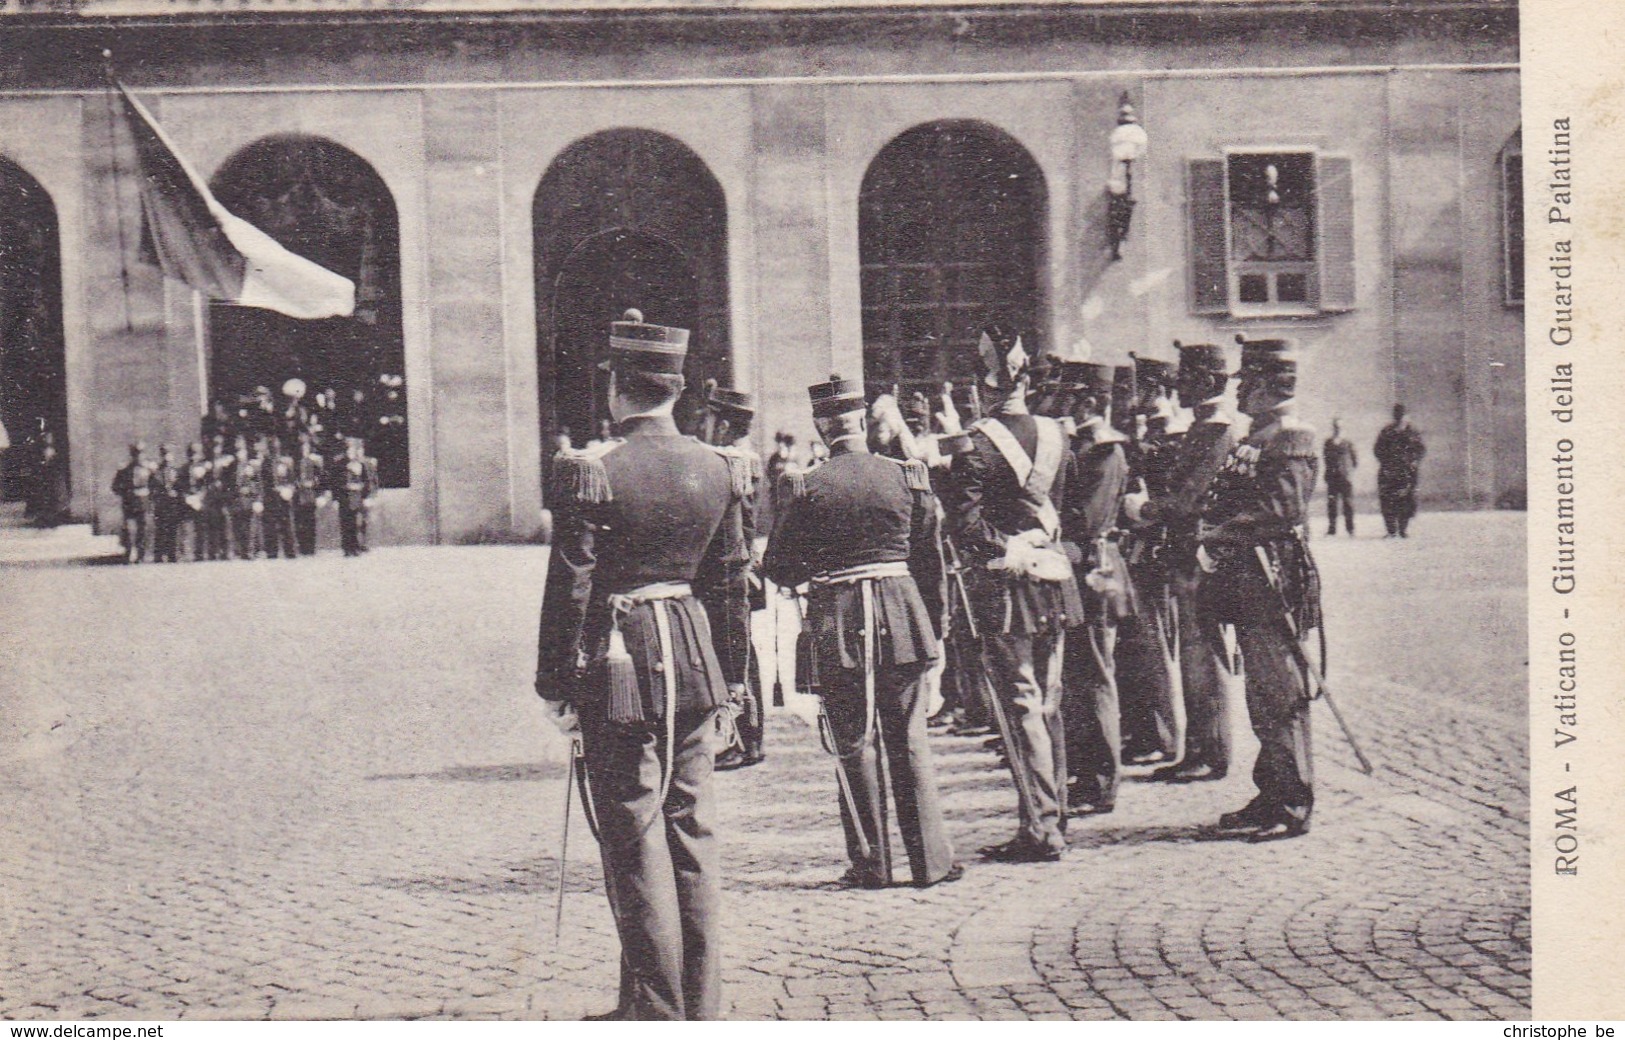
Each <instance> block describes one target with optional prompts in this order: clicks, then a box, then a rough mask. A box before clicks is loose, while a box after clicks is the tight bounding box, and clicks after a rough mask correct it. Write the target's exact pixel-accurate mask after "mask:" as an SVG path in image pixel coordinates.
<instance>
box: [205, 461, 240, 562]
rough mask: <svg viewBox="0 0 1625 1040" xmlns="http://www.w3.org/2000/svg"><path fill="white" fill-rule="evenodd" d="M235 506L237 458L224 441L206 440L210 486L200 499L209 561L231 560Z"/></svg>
mask: <svg viewBox="0 0 1625 1040" xmlns="http://www.w3.org/2000/svg"><path fill="white" fill-rule="evenodd" d="M236 503H237V456H235V455H233V454H232V453H231V452H229V451H227V450H226V438H225V437H224V436H223V435H221V434H218V433H217V434H215V435H213V436H212V437H210V438H209V487H208V492H207V493H206V494H205V495H204V496H203V510H204V514H205V525H206V529H207V531H208V537H207V539H206V545H207V555H208V557H209V559H211V560H229V559H231V527H232V518H233V517H234V516H235V515H236V513H235V510H236Z"/></svg>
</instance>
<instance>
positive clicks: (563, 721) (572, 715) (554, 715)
mask: <svg viewBox="0 0 1625 1040" xmlns="http://www.w3.org/2000/svg"><path fill="white" fill-rule="evenodd" d="M542 714H543V716H545V717H546V718H547V721H549V722H551V723H552V724H553V725H555V726H557V727H558V730H559V732H560V733H562V734H564V735H565V736H566V737H569V738H570V739H572V740H574V739H575V738H576V737H579V736H581V720H580V719H578V718H577V717H576V710H575V708H573V707H571V706H570V705H569V704H568V703H566V702H564V701H542Z"/></svg>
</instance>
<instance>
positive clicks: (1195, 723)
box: [1124, 343, 1236, 783]
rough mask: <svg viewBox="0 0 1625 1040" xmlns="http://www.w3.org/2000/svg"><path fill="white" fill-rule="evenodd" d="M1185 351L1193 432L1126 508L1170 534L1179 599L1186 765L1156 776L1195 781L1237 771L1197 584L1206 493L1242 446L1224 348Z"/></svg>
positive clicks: (1218, 662) (1139, 523)
mask: <svg viewBox="0 0 1625 1040" xmlns="http://www.w3.org/2000/svg"><path fill="white" fill-rule="evenodd" d="M1175 346H1177V347H1178V348H1179V376H1178V392H1179V401H1180V403H1181V404H1183V405H1184V406H1185V407H1187V408H1190V409H1192V410H1193V412H1194V418H1193V420H1192V422H1191V426H1190V429H1188V430H1186V431H1185V435H1184V436H1183V437H1181V438H1180V441H1179V448H1178V450H1177V451H1176V452H1175V454H1174V457H1173V461H1172V463H1171V464H1170V465H1169V467H1168V469H1167V470H1166V472H1165V474H1164V477H1163V480H1162V481H1161V487H1159V488H1152V489H1151V490H1150V492H1149V493H1146V492H1137V493H1134V494H1131V495H1129V496H1128V497H1127V498H1126V499H1125V501H1124V510H1125V512H1126V513H1127V515H1128V518H1129V520H1130V521H1132V522H1133V523H1134V524H1135V525H1136V529H1137V530H1139V531H1148V530H1157V529H1160V530H1161V532H1162V538H1163V540H1164V544H1165V547H1166V548H1165V558H1166V560H1167V569H1168V577H1169V582H1170V584H1171V586H1172V588H1173V595H1174V620H1175V625H1174V628H1175V629H1176V631H1177V632H1178V637H1179V682H1180V687H1181V690H1182V696H1183V698H1184V705H1185V729H1184V733H1183V735H1182V737H1181V739H1179V740H1177V741H1176V743H1178V744H1179V745H1180V746H1181V747H1182V749H1183V750H1182V754H1181V757H1180V760H1179V761H1178V762H1175V763H1172V764H1170V765H1167V766H1164V767H1163V768H1161V769H1159V770H1157V771H1156V772H1155V773H1153V774H1152V779H1154V780H1159V781H1171V782H1176V783H1189V782H1194V781H1201V780H1222V779H1224V777H1225V775H1226V774H1227V773H1228V772H1229V771H1230V709H1229V693H1228V691H1227V689H1226V687H1225V679H1224V671H1225V668H1224V661H1223V659H1222V658H1221V656H1220V654H1219V652H1218V647H1217V646H1216V645H1215V643H1216V641H1215V640H1214V639H1212V638H1208V637H1206V636H1204V633H1209V634H1211V633H1213V632H1215V631H1217V626H1216V625H1214V624H1213V623H1212V622H1211V621H1209V620H1207V619H1204V618H1203V617H1202V612H1201V607H1200V604H1199V603H1198V601H1197V596H1196V587H1197V584H1198V578H1199V575H1200V571H1199V570H1198V568H1197V566H1196V549H1197V538H1196V527H1197V520H1198V518H1199V517H1200V515H1201V511H1202V502H1203V496H1204V495H1205V493H1206V492H1207V488H1208V485H1209V484H1210V483H1211V482H1212V480H1213V477H1214V475H1215V474H1217V473H1218V472H1219V468H1220V467H1221V466H1223V465H1224V461H1225V459H1226V458H1228V457H1229V455H1230V450H1231V448H1233V447H1234V446H1235V443H1236V440H1235V435H1234V434H1233V433H1231V431H1230V416H1229V415H1227V414H1226V413H1225V409H1224V392H1225V387H1226V386H1227V385H1228V384H1229V381H1230V375H1229V371H1228V366H1227V365H1226V364H1225V359H1224V351H1223V350H1222V349H1221V348H1219V347H1217V346H1214V345H1212V344H1209V343H1191V344H1180V343H1175Z"/></svg>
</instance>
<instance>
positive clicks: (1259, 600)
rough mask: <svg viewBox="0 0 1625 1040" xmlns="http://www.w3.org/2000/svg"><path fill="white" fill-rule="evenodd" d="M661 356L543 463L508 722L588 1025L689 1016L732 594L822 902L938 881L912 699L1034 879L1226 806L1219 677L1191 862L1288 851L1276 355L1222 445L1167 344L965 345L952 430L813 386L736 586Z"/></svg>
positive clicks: (927, 767)
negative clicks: (530, 668)
mask: <svg viewBox="0 0 1625 1040" xmlns="http://www.w3.org/2000/svg"><path fill="white" fill-rule="evenodd" d="M687 340H688V333H687V332H686V331H685V330H683V329H676V328H669V327H664V326H659V325H651V324H647V323H645V322H643V320H642V316H641V315H640V314H639V313H638V312H636V311H628V312H627V314H626V317H625V318H624V320H622V321H619V322H616V323H614V324H613V326H612V331H611V334H610V360H609V361H607V362H605V367H607V368H608V370H609V372H610V379H609V407H610V412H611V414H612V415H613V416H614V419H615V423H616V424H617V425H618V428H619V429H618V434H619V435H618V436H617V435H616V431H614V430H610V431H606V432H605V433H604V435H603V436H601V437H600V438H599V439H597V440H595V441H593V442H591V443H590V444H589V445H588V446H587V447H585V448H582V449H571V448H568V447H566V448H565V449H564V450H561V451H560V452H559V454H558V455H557V456H555V458H554V461H553V469H552V476H551V481H550V485H549V486H550V488H551V493H552V495H553V501H554V507H555V510H556V513H555V520H554V532H555V533H554V540H553V557H552V563H551V564H550V567H549V571H548V578H547V586H546V591H545V594H544V597H543V604H542V618H541V633H540V640H539V653H538V661H537V672H536V691H537V693H538V694H540V695H541V697H542V699H543V701H544V702H545V703H546V705H547V711H548V714H549V717H550V718H551V719H552V720H553V721H554V722H555V723H557V724H558V726H559V727H560V729H561V730H562V731H564V732H565V733H566V734H568V735H569V736H570V737H571V738H572V740H573V741H575V742H576V747H577V748H579V749H580V752H579V753H578V754H576V755H573V756H572V761H573V762H576V763H578V764H580V765H581V767H582V769H583V771H584V772H583V775H584V777H585V782H584V783H583V785H582V790H583V796H584V801H585V802H587V803H588V807H589V808H590V810H591V812H590V818H591V819H592V820H593V822H594V827H595V834H596V835H597V836H598V838H599V841H600V849H601V853H602V856H603V863H604V875H605V879H606V885H605V887H606V893H607V895H608V898H609V904H610V909H611V911H612V913H613V914H614V916H615V920H616V926H617V929H618V931H619V933H620V937H621V950H622V954H621V990H620V1000H619V1002H618V1004H617V1006H616V1008H615V1009H614V1010H613V1011H612V1012H610V1013H609V1017H615V1018H690V1019H701V1018H710V1017H713V1016H714V1015H715V1014H716V1013H717V1010H718V1007H719V1004H718V1000H719V996H718V964H719V959H718V958H719V950H718V935H717V919H718V912H719V911H718V906H717V904H718V899H719V894H720V881H719V878H718V874H717V872H718V852H717V847H716V839H715V836H714V835H713V833H712V820H713V814H714V806H713V791H712V772H713V770H714V769H724V768H737V767H740V766H745V765H750V764H753V763H755V762H759V761H761V760H762V757H763V748H762V725H761V720H762V715H763V711H764V709H765V707H766V705H765V704H764V703H763V700H764V699H763V695H762V691H761V690H760V689H759V688H756V687H757V686H758V685H759V684H758V682H757V677H756V676H755V675H754V674H753V673H754V669H753V668H752V667H751V646H750V639H749V629H748V623H749V612H750V610H751V609H752V604H751V603H750V598H751V597H750V592H749V589H750V588H751V587H752V586H751V583H752V582H754V587H755V588H767V587H768V586H769V584H771V586H773V587H776V588H777V589H778V590H779V591H780V593H781V594H783V595H784V596H786V597H789V598H793V600H794V601H795V603H796V604H797V605H798V606H799V613H800V616H801V619H802V622H801V634H800V638H799V640H798V646H797V648H796V653H795V659H796V669H795V671H796V680H797V682H796V685H797V687H798V688H799V689H800V690H801V691H803V692H805V693H809V694H812V695H815V696H816V698H817V700H818V703H819V705H820V708H819V715H818V720H817V721H818V728H819V736H820V739H821V740H822V742H823V743H824V746H825V750H827V751H828V752H829V753H830V754H831V756H832V758H833V761H834V773H835V785H834V786H835V791H834V792H833V794H834V798H835V804H836V807H837V811H838V814H839V818H840V820H841V826H842V829H843V831H844V834H845V845H846V853H847V859H848V861H849V867H848V869H847V871H846V873H845V875H844V876H842V877H841V879H840V881H841V883H842V884H844V885H846V886H848V887H852V888H860V889H869V888H885V887H887V886H889V885H892V884H893V883H894V882H895V881H896V880H897V879H896V877H895V875H894V871H893V859H892V850H891V847H890V841H891V839H890V834H891V831H892V829H893V820H895V828H896V830H897V832H898V833H899V834H900V835H901V837H902V842H903V846H904V853H905V855H906V858H907V860H908V868H909V869H908V878H907V880H908V881H910V882H911V883H912V884H913V885H915V886H918V887H921V888H929V887H932V886H935V885H939V884H942V883H945V882H952V881H956V880H958V879H959V878H961V877H962V876H964V873H965V868H964V867H963V866H961V865H960V863H959V862H958V861H957V860H956V858H955V855H954V851H953V844H952V842H951V840H950V838H949V835H948V833H947V827H946V825H945V823H944V818H943V808H942V799H941V796H940V794H939V791H938V789H937V783H936V777H935V772H934V768H933V764H932V754H931V749H930V746H929V742H928V739H927V724H928V720H927V715H928V712H929V710H930V709H929V708H928V706H927V702H928V699H929V698H930V697H931V696H932V694H933V692H934V691H935V689H936V685H937V683H938V682H939V681H940V683H941V686H942V688H943V689H944V690H945V691H946V697H945V699H944V703H945V707H944V708H943V711H942V714H943V715H946V714H948V713H949V712H950V711H952V712H957V713H959V714H960V716H961V718H960V723H959V725H958V726H957V727H956V731H957V732H975V730H974V728H973V727H974V726H975V725H976V724H977V723H978V722H980V721H982V720H984V719H985V720H986V721H987V722H990V723H992V725H993V726H994V728H995V729H996V731H997V732H996V735H995V736H993V737H992V738H991V739H990V743H991V744H993V745H994V746H997V747H999V748H1000V749H1001V752H1002V754H1003V756H1004V758H1005V760H1006V761H1007V763H1008V765H1009V769H1010V773H1011V778H1012V780H1013V787H1014V794H1015V802H1016V814H1015V833H1014V834H1013V835H1012V836H1011V837H1010V838H1009V839H1008V840H1006V841H1004V842H1001V843H999V844H996V845H992V846H988V847H986V848H984V849H982V853H983V855H984V856H986V857H987V858H989V859H992V860H997V861H1002V862H1009V863H1041V862H1054V861H1058V860H1060V859H1062V857H1063V855H1064V854H1065V851H1066V848H1067V823H1068V820H1069V818H1071V817H1075V816H1082V815H1098V814H1104V813H1109V812H1112V811H1113V810H1114V809H1115V808H1116V802H1117V791H1118V786H1119V783H1120V781H1121V779H1122V776H1123V770H1124V768H1125V766H1152V765H1155V766H1157V768H1156V769H1155V770H1152V771H1149V772H1148V773H1147V774H1144V778H1145V779H1149V780H1152V781H1160V782H1167V783H1190V782H1197V781H1212V780H1219V779H1222V778H1224V777H1225V776H1226V775H1227V774H1228V772H1229V769H1230V757H1231V746H1230V738H1229V726H1230V713H1229V707H1228V701H1229V697H1230V688H1231V684H1232V680H1230V679H1229V678H1227V675H1229V674H1234V675H1239V676H1242V677H1243V679H1242V685H1243V686H1244V688H1245V691H1246V705H1247V714H1248V718H1249V720H1250V722H1251V724H1252V727H1253V731H1254V733H1255V734H1257V736H1258V739H1259V743H1260V750H1259V753H1258V758H1257V761H1256V763H1255V764H1254V768H1253V773H1252V778H1253V783H1254V784H1255V785H1256V787H1257V794H1256V796H1255V797H1254V798H1253V799H1252V800H1251V801H1250V802H1249V803H1248V804H1247V805H1246V806H1245V807H1243V808H1241V809H1239V810H1237V811H1235V812H1230V813H1226V814H1225V815H1224V816H1222V817H1221V818H1220V820H1219V821H1218V823H1217V825H1216V827H1214V828H1213V832H1214V833H1215V834H1216V835H1221V836H1222V835H1230V836H1237V837H1245V838H1247V839H1248V840H1252V841H1272V840H1277V839H1282V838H1291V837H1295V836H1298V835H1301V834H1303V833H1305V832H1306V831H1307V830H1308V828H1309V819H1310V813H1311V811H1312V809H1313V805H1314V789H1313V769H1312V764H1311V754H1310V729H1309V702H1310V700H1311V699H1313V698H1314V697H1315V696H1318V695H1319V694H1320V693H1323V692H1324V691H1325V686H1324V682H1323V679H1322V677H1321V672H1320V669H1321V668H1322V667H1323V663H1324V659H1325V658H1324V637H1322V639H1321V641H1320V642H1321V651H1320V654H1319V661H1320V662H1321V663H1320V664H1316V663H1315V662H1314V661H1313V660H1312V659H1311V656H1310V654H1309V653H1308V652H1307V651H1306V647H1307V646H1308V643H1309V637H1310V635H1311V634H1312V633H1313V632H1314V631H1315V630H1317V629H1319V628H1320V626H1321V619H1320V599H1319V577H1318V574H1317V572H1316V569H1315V564H1314V559H1313V557H1312V556H1311V554H1310V552H1309V546H1308V529H1307V523H1308V506H1309V498H1310V495H1311V493H1312V492H1313V490H1314V487H1315V482H1316V480H1317V477H1318V472H1319V455H1320V453H1319V450H1318V446H1317V443H1316V436H1315V433H1314V431H1313V430H1312V429H1310V428H1308V427H1306V426H1304V425H1302V424H1301V423H1299V422H1298V421H1297V420H1296V418H1295V416H1294V397H1295V393H1296V389H1297V360H1296V357H1295V356H1294V354H1293V352H1292V349H1291V347H1290V345H1289V344H1288V343H1287V342H1286V341H1284V340H1273V339H1270V340H1254V341H1247V340H1244V339H1241V338H1240V337H1238V340H1239V341H1240V342H1241V344H1242V363H1241V366H1240V371H1239V372H1237V373H1236V376H1237V377H1239V380H1240V382H1239V385H1238V390H1237V400H1238V403H1239V406H1240V410H1241V411H1242V412H1243V413H1244V414H1245V415H1246V416H1247V417H1248V419H1249V420H1250V427H1249V429H1248V432H1247V434H1246V436H1245V437H1244V438H1242V439H1241V440H1240V441H1239V442H1238V441H1237V439H1236V436H1235V434H1234V433H1233V432H1232V420H1231V418H1230V417H1229V416H1228V415H1227V414H1226V412H1225V409H1224V400H1225V391H1226V387H1227V384H1228V382H1229V380H1230V379H1231V378H1232V377H1231V374H1230V372H1229V371H1228V366H1227V365H1226V363H1225V352H1224V350H1223V349H1222V348H1220V347H1218V346H1214V345H1211V344H1189V345H1186V344H1180V343H1178V342H1176V343H1175V344H1174V347H1175V348H1176V349H1177V350H1178V353H1179V361H1178V364H1177V368H1176V366H1175V365H1173V364H1172V363H1170V362H1166V361H1159V360H1157V359H1154V358H1143V357H1136V358H1135V359H1134V361H1135V363H1134V365H1133V366H1121V367H1118V368H1116V369H1114V368H1113V367H1111V366H1108V365H1102V364H1096V363H1093V362H1087V361H1081V362H1080V361H1066V360H1063V359H1060V358H1035V357H1033V356H1032V355H1030V354H1029V353H1028V351H1027V350H1026V349H1025V347H1024V346H1023V344H1022V340H1021V337H1020V336H1019V335H1017V334H1015V333H1014V332H1012V331H1007V330H1004V329H1000V328H997V327H989V328H987V329H986V330H984V332H983V334H982V336H981V339H980V342H979V344H978V347H977V351H976V355H975V357H974V358H967V359H966V361H967V362H969V363H971V364H973V365H974V367H975V369H976V372H977V378H976V380H975V384H974V385H973V386H972V387H971V394H970V396H969V397H968V398H967V399H966V400H965V402H964V403H965V405H966V407H967V409H968V411H969V412H970V414H969V415H968V417H967V418H968V420H969V422H968V424H966V423H964V422H962V420H961V417H960V407H959V405H958V404H957V403H956V402H955V400H954V393H953V389H954V388H953V387H952V386H951V385H949V386H945V387H944V390H943V393H942V396H941V398H940V402H937V403H933V402H931V401H930V400H928V399H927V397H926V395H925V394H923V393H920V392H918V391H914V392H912V393H911V394H910V395H908V396H907V397H904V396H903V395H902V394H900V393H899V394H889V393H882V394H880V395H879V397H878V399H877V400H876V401H875V402H874V407H873V411H871V410H870V408H869V406H868V397H867V395H866V392H865V387H864V385H863V383H862V382H861V381H859V380H853V379H843V378H842V377H840V376H831V377H830V379H829V380H828V381H827V382H822V383H818V384H815V385H813V386H812V387H810V388H809V397H810V401H811V407H812V417H813V421H814V425H815V426H816V427H817V430H818V434H819V439H820V442H821V446H823V447H824V448H825V449H826V450H825V452H824V453H822V454H821V455H819V454H818V453H815V460H816V461H815V462H814V464H813V465H811V466H808V467H803V466H799V465H796V464H794V463H793V462H789V461H788V443H787V441H786V438H785V436H783V435H781V437H780V441H779V442H780V450H779V451H778V452H776V453H775V457H774V459H773V460H772V461H771V463H770V465H769V466H768V467H766V468H767V469H768V470H769V471H770V472H772V473H773V474H774V475H775V476H776V477H777V479H776V481H775V483H774V484H773V486H772V490H771V491H770V492H769V493H768V494H767V495H765V496H760V497H762V498H764V499H765V500H766V504H767V505H768V506H769V507H770V508H771V516H772V522H771V530H770V531H762V532H760V533H761V534H763V535H765V541H766V551H765V553H764V555H763V556H762V557H761V559H760V561H759V567H753V562H757V561H753V557H752V545H753V543H754V541H755V539H756V536H757V534H758V531H757V526H756V506H757V504H758V497H759V495H760V484H761V481H762V479H763V469H764V466H763V463H762V460H761V459H760V458H759V457H757V456H756V455H755V454H753V453H752V452H750V450H749V449H748V448H746V447H745V446H744V444H743V440H744V438H745V436H746V434H747V433H748V432H749V428H750V424H751V422H752V420H753V418H754V411H753V409H752V407H751V403H750V400H749V398H748V397H746V396H745V395H744V394H742V393H739V392H737V391H733V390H728V389H726V388H722V387H718V386H716V385H714V384H708V385H707V386H706V387H705V389H704V393H703V395H702V397H701V398H700V399H699V400H698V401H696V402H695V408H694V409H691V410H689V411H685V413H684V414H685V417H686V420H685V421H686V422H687V423H688V425H689V427H691V428H692V429H693V431H694V432H693V433H692V435H688V436H685V435H684V434H683V433H681V432H679V430H678V427H677V425H676V423H675V422H674V420H673V409H674V406H675V405H676V404H677V402H678V397H679V395H680V394H681V393H682V391H683V388H684V383H683V376H682V370H683V361H684V358H685V355H686V350H687ZM1176 400H1177V405H1178V406H1179V407H1176ZM984 401H985V402H986V403H987V407H986V409H985V412H984V410H983V402H984ZM903 402H906V409H907V410H906V413H905V411H904V404H903ZM690 413H692V414H690ZM933 419H934V420H935V423H934V424H933ZM933 425H934V426H935V428H933ZM248 464H249V465H253V461H252V460H250V461H249V463H248ZM293 470H294V476H295V477H296V478H297V477H298V475H299V466H298V465H297V464H296V465H295V466H294V467H293ZM125 483H126V484H128V485H129V487H130V491H129V494H130V495H131V496H135V495H136V487H137V482H135V481H134V480H131V481H126V482H125ZM149 483H151V482H150V481H149ZM296 484H299V481H298V480H296ZM156 486H158V487H162V486H164V479H163V478H159V479H158V480H157V482H156ZM296 501H297V499H296ZM297 526H298V525H297V523H296V524H295V527H296V528H297ZM756 570H759V571H760V573H759V574H758V573H753V571H756ZM756 606H757V608H758V609H759V608H760V607H761V606H762V604H760V603H758V604H756ZM775 638H776V637H775ZM1328 703H1330V699H1329V696H1328ZM1332 710H1333V711H1334V712H1335V710H1336V707H1335V705H1332ZM741 716H742V718H741ZM736 718H738V719H739V721H740V724H739V725H738V726H736V725H735V724H734V722H735V719H736ZM1338 721H1339V722H1340V723H1341V722H1342V719H1341V717H1340V716H1339V719H1338ZM1344 731H1345V733H1347V729H1346V727H1345V730H1344ZM1351 741H1352V738H1351ZM1355 753H1356V755H1357V757H1359V758H1360V761H1361V764H1362V766H1363V767H1367V766H1366V762H1365V759H1364V757H1363V755H1360V753H1359V750H1358V748H1356V749H1355ZM1367 768H1368V767H1367ZM572 771H574V767H572ZM746 782H748V781H746ZM566 812H567V813H568V807H567V809H566ZM561 886H562V881H561ZM560 891H561V893H562V887H561V890H560ZM561 898H562V895H561ZM561 905H562V904H561Z"/></svg>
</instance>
